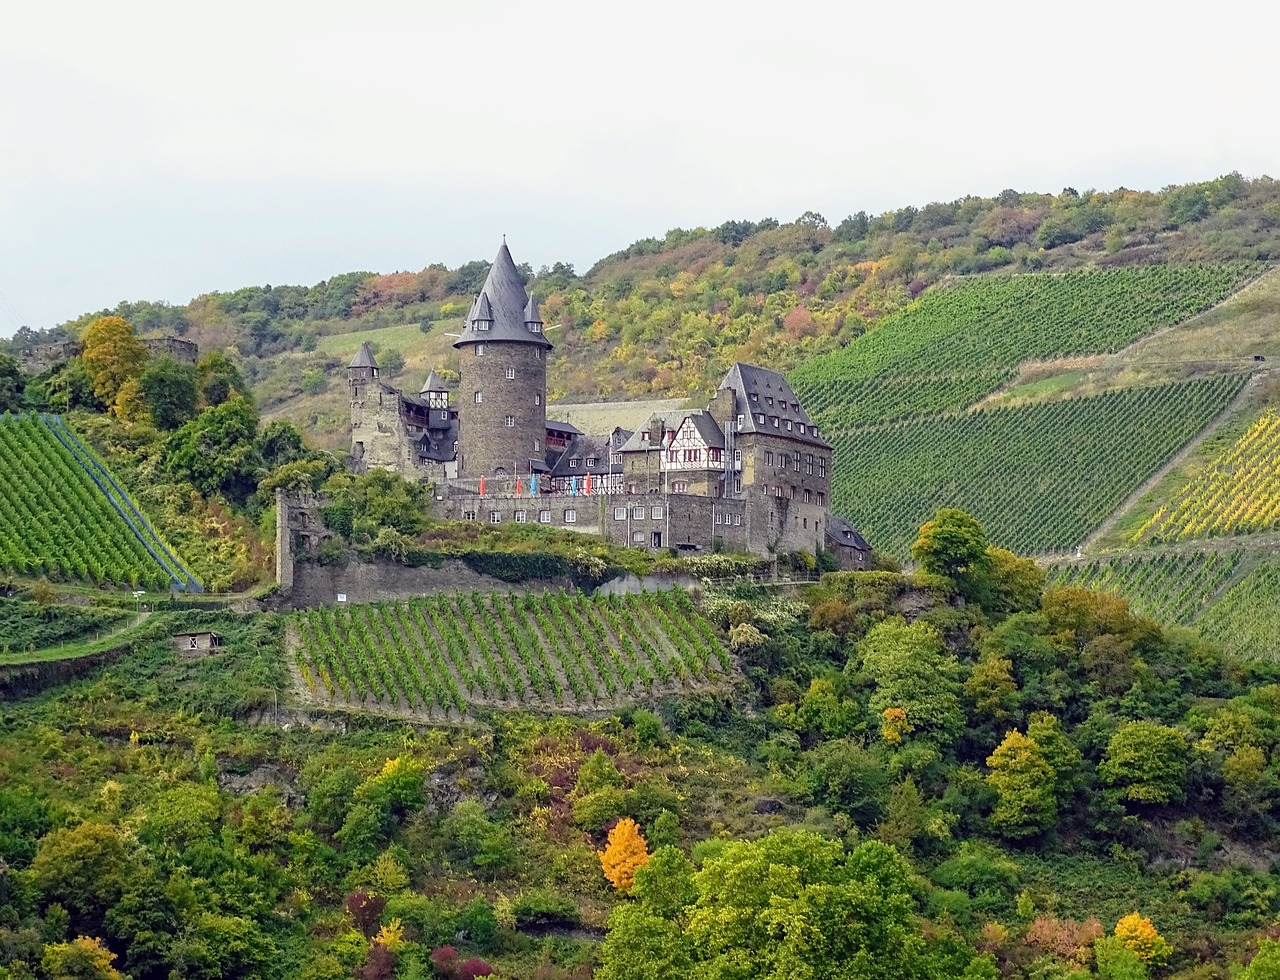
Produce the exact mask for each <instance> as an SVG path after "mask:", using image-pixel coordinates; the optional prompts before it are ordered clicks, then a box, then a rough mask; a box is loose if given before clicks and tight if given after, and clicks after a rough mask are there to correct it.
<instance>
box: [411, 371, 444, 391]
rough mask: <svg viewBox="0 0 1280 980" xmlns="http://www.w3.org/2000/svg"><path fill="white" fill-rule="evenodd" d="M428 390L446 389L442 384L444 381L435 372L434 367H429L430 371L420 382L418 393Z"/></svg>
mask: <svg viewBox="0 0 1280 980" xmlns="http://www.w3.org/2000/svg"><path fill="white" fill-rule="evenodd" d="M429 391H448V389H447V388H445V386H444V382H443V381H442V380H441V379H440V375H438V374H436V370H435V368H432V369H431V373H430V374H428V375H427V380H426V381H424V382H422V390H421V391H419V392H418V394H420V395H425V394H426V393H427V392H429Z"/></svg>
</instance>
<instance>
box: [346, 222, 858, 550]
mask: <svg viewBox="0 0 1280 980" xmlns="http://www.w3.org/2000/svg"><path fill="white" fill-rule="evenodd" d="M453 346H454V347H455V348H456V349H457V350H458V351H459V352H460V353H461V355H462V359H461V364H462V366H461V370H460V372H459V373H460V376H461V378H460V381H459V384H458V387H457V389H456V400H455V401H453V402H452V403H451V400H450V393H449V390H448V388H447V387H446V386H445V383H444V382H443V381H442V380H441V378H440V376H439V375H438V374H437V373H436V372H435V371H434V370H433V371H431V372H430V374H428V376H427V379H426V382H425V383H424V384H423V386H422V389H421V391H419V393H418V394H417V395H414V394H411V393H408V392H404V391H401V390H400V389H398V388H394V387H392V386H390V385H388V384H386V383H385V382H383V381H381V380H380V379H379V377H378V363H377V360H376V358H375V357H374V354H373V351H372V350H371V349H370V348H369V345H368V344H367V343H366V344H362V345H361V346H360V349H359V351H358V352H357V353H356V356H355V358H354V360H352V362H351V364H350V366H349V367H348V368H347V381H348V385H349V387H350V390H351V462H352V466H353V468H354V469H355V470H356V471H357V472H364V471H367V470H368V469H370V468H382V469H388V470H393V471H395V472H398V473H400V474H402V475H403V476H405V477H407V478H409V479H415V478H416V479H420V480H423V481H426V482H430V483H432V484H433V485H434V486H435V488H436V501H437V511H438V514H439V516H441V517H447V518H459V519H468V520H483V521H487V522H489V523H493V524H499V523H502V522H504V521H514V522H517V523H535V522H536V523H541V524H551V525H558V526H564V527H569V528H573V529H576V530H579V531H585V532H591V533H596V534H599V535H601V536H602V537H604V538H605V539H607V540H609V541H612V542H616V543H618V544H623V545H629V546H632V547H638V548H647V549H652V550H658V549H675V550H677V551H684V552H690V551H700V550H707V551H711V550H721V549H723V550H729V551H746V552H753V553H756V554H769V553H776V552H786V551H807V552H811V553H814V552H816V551H817V550H819V549H823V548H825V549H828V550H830V551H831V552H833V553H834V554H835V556H836V559H837V561H838V562H839V564H840V566H841V567H842V568H855V569H856V568H866V567H867V566H868V563H869V559H870V548H869V546H868V545H867V543H866V541H865V540H863V538H862V536H861V535H860V534H858V532H857V530H856V529H854V528H853V527H852V526H850V525H849V523H848V522H847V521H845V520H844V519H843V518H840V517H837V516H836V515H833V514H832V513H831V511H830V498H831V472H832V459H831V453H832V447H831V444H830V443H828V442H827V441H826V440H825V439H824V438H822V435H821V433H820V432H819V431H818V428H817V426H815V425H814V424H813V420H812V419H810V418H809V415H808V413H807V412H806V411H805V409H804V407H803V406H802V405H801V404H800V400H799V398H798V397H797V396H796V394H795V392H794V391H793V390H792V389H791V386H790V385H789V384H788V383H787V381H786V379H785V378H784V377H783V376H782V375H781V374H778V373H777V372H775V371H770V370H767V369H765V368H760V367H754V366H752V365H749V364H740V363H739V364H735V365H734V366H733V367H732V368H731V369H730V370H729V372H728V374H726V375H725V377H724V379H723V380H722V381H721V382H720V386H719V388H718V389H717V390H716V393H715V396H714V397H713V398H712V399H711V403H710V404H709V405H708V406H707V407H706V408H704V409H679V410H669V411H664V412H658V413H655V414H653V415H651V416H650V417H649V419H648V422H647V424H645V425H644V426H642V427H640V428H638V429H636V430H635V431H628V430H626V429H623V428H619V427H615V428H614V429H613V430H612V431H611V432H607V433H587V432H583V431H581V430H580V429H579V428H577V427H576V426H574V425H570V424H569V423H567V422H559V421H556V420H554V419H548V418H547V355H548V354H549V353H550V351H551V350H552V349H553V345H552V344H551V342H550V341H549V340H548V339H547V337H546V333H545V331H544V325H543V322H542V318H541V316H540V315H539V312H538V304H537V302H536V300H535V299H534V297H533V296H532V295H530V294H528V293H527V292H526V291H525V288H524V284H523V283H522V282H521V279H520V275H519V273H518V271H517V270H516V265H515V262H514V261H513V260H512V258H511V253H510V251H508V249H507V246H506V243H505V242H504V243H503V245H502V248H501V249H499V251H498V255H497V258H496V259H495V260H494V262H493V266H492V268H491V269H490V271H489V276H488V279H487V280H486V281H485V284H484V288H483V289H482V290H481V291H480V293H479V295H478V296H476V298H475V301H474V302H473V303H472V304H471V310H470V312H469V313H468V314H467V319H466V323H465V325H464V328H463V331H462V333H461V334H460V335H459V336H458V338H457V341H456V342H455V343H454V345H453Z"/></svg>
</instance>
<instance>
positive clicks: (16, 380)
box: [0, 354, 27, 414]
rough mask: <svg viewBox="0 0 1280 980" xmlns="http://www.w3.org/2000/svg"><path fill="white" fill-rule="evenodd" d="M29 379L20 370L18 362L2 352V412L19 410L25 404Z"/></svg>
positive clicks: (0, 384) (0, 367) (0, 408)
mask: <svg viewBox="0 0 1280 980" xmlns="http://www.w3.org/2000/svg"><path fill="white" fill-rule="evenodd" d="M26 385H27V381H26V378H24V377H23V376H22V372H21V371H19V370H18V362H17V361H15V360H14V359H13V358H12V357H9V356H8V355H7V354H0V414H3V413H4V412H16V411H19V410H20V409H21V408H22V407H23V404H24V397H23V392H24V390H25V389H26Z"/></svg>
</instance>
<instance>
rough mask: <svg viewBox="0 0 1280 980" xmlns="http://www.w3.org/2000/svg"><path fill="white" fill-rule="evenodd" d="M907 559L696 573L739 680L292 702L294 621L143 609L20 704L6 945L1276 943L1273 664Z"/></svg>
mask: <svg viewBox="0 0 1280 980" xmlns="http://www.w3.org/2000/svg"><path fill="white" fill-rule="evenodd" d="M913 557H914V558H915V560H916V562H917V563H918V570H917V571H914V572H910V573H904V572H900V571H892V570H886V571H880V572H853V573H850V572H836V573H829V574H827V575H825V576H824V577H823V579H822V581H821V583H820V584H818V585H815V586H811V587H808V588H807V589H805V590H803V591H802V592H801V593H800V594H796V595H786V594H778V593H767V592H765V591H764V590H762V589H760V588H759V587H757V586H751V585H740V586H736V587H734V588H731V589H729V590H727V591H715V590H707V591H703V592H702V593H701V594H699V595H698V596H697V597H696V600H697V602H698V604H699V608H700V609H701V610H702V612H703V613H704V614H705V615H706V617H707V620H708V623H709V628H710V629H713V630H714V631H715V633H716V634H717V635H718V636H720V637H722V638H723V639H722V640H721V641H720V642H723V643H724V645H725V648H726V649H727V650H728V651H729V652H730V653H731V654H732V657H733V659H734V663H735V669H734V675H735V676H736V678H737V679H736V680H735V681H733V682H732V683H731V684H729V685H728V686H720V687H717V688H715V689H709V690H706V691H704V692H701V693H699V692H685V693H684V694H683V696H674V697H657V698H652V699H642V700H641V702H639V703H636V704H635V705H634V706H631V707H622V708H618V709H612V710H607V711H606V712H604V713H601V714H598V715H596V716H595V717H594V718H587V717H582V716H578V715H574V714H571V713H557V712H552V713H549V714H548V713H545V712H542V713H528V712H522V711H520V710H503V711H484V710H482V709H473V710H474V712H475V713H474V716H473V718H472V719H471V720H470V721H468V722H466V723H463V724H457V725H453V726H450V725H443V726H442V725H439V724H437V725H435V726H421V725H411V724H408V723H406V721H404V720H397V719H395V718H379V717H378V716H376V715H368V714H365V715H361V714H351V713H349V712H342V711H338V710H326V709H315V708H313V713H312V715H311V719H312V723H311V724H305V725H281V724H278V723H277V722H276V720H277V719H278V718H279V714H278V713H279V712H282V711H285V712H288V711H294V710H297V709H295V708H292V707H287V706H286V705H287V704H288V703H289V702H288V701H287V700H286V699H284V698H283V697H282V694H281V692H282V691H286V690H288V689H289V687H290V680H289V672H290V667H289V659H288V657H287V654H286V641H285V635H286V632H287V629H288V628H289V627H288V621H287V619H286V618H285V617H282V616H279V615H276V614H266V615H262V614H259V615H250V616H240V615H235V614H231V613H226V612H222V613H219V612H203V613H191V612H187V613H163V614H158V615H157V616H156V617H154V618H153V620H152V621H151V622H149V623H148V624H147V625H145V626H144V627H143V630H142V632H141V633H140V634H138V635H136V636H135V638H134V640H133V642H132V644H131V652H130V653H129V654H128V655H127V656H126V657H124V658H123V659H121V660H120V661H118V662H117V663H116V664H115V665H114V666H112V667H110V668H107V669H104V670H100V671H97V672H94V673H91V674H90V675H89V676H87V677H85V678H83V679H81V680H77V681H73V682H72V683H70V684H68V685H66V686H64V687H61V688H55V689H53V690H50V691H46V692H44V693H42V694H38V695H34V696H29V697H26V698H23V699H21V700H10V701H7V702H4V703H3V707H2V710H3V720H4V730H5V735H4V737H3V740H2V741H0V750H2V751H3V753H4V757H5V762H6V765H5V767H4V770H3V773H4V774H3V776H2V777H0V802H2V803H3V807H2V808H0V860H2V861H3V862H4V863H3V865H2V866H0V957H3V959H0V962H3V963H4V964H5V965H4V966H3V967H0V970H4V971H7V973H0V976H5V977H6V980H8V978H9V977H12V978H26V977H50V978H61V977H95V978H97V977H101V978H112V977H115V978H119V977H123V976H130V977H133V978H135V980H144V978H153V977H154V978H166V977H177V976H181V977H189V978H199V977H209V978H212V977H281V978H286V977H288V978H292V977H299V978H302V977H305V978H321V977H325V978H340V977H352V976H356V977H383V978H390V977H467V976H469V977H476V976H499V977H537V978H540V980H554V978H557V977H565V978H569V977H583V978H585V977H588V976H593V975H594V976H597V977H606V978H636V980H639V978H656V977H662V976H690V977H729V976H733V977H752V978H754V977H760V978H782V977H794V976H812V977H858V978H863V977H866V978H870V977H889V978H897V977H902V978H907V977H910V978H916V977H920V978H935V977H936V978H944V977H970V978H989V980H995V978H998V977H1017V978H1023V977H1025V978H1033V977H1034V978H1047V977H1053V978H1060V977H1061V978H1068V977H1069V978H1075V980H1084V978H1086V977H1095V976H1096V977H1108V978H1141V977H1160V978H1182V980H1192V978H1203V980H1209V978H1226V977H1228V976H1241V977H1245V978H1249V980H1257V978H1260V977H1273V976H1275V975H1276V974H1275V964H1276V962H1277V960H1278V959H1280V948H1277V947H1276V946H1275V944H1274V943H1273V939H1272V937H1273V935H1274V933H1273V932H1272V931H1271V929H1272V924H1273V923H1274V922H1275V920H1276V917H1277V915H1278V914H1280V890H1278V889H1277V884H1276V878H1275V875H1274V873H1273V867H1272V858H1271V856H1270V855H1272V854H1273V853H1274V847H1275V842H1276V835H1277V832H1278V830H1280V827H1278V825H1277V823H1276V818H1275V812H1274V806H1275V802H1276V794H1277V792H1280V779H1278V778H1277V768H1276V765H1277V762H1276V750H1277V746H1278V745H1280V673H1278V669H1277V667H1276V665H1275V664H1274V663H1272V662H1270V661H1266V660H1257V659H1253V658H1250V657H1248V656H1247V655H1239V654H1235V653H1228V652H1225V650H1224V648H1223V647H1221V646H1220V645H1218V644H1216V643H1214V642H1212V641H1209V640H1205V639H1201V638H1200V637H1199V636H1198V635H1197V634H1195V633H1194V632H1192V631H1189V630H1186V629H1183V628H1180V627H1176V626H1166V625H1162V624H1160V623H1157V622H1156V621H1154V620H1151V619H1145V618H1143V617H1141V616H1138V615H1135V614H1134V613H1133V612H1131V611H1130V609H1129V606H1128V603H1127V602H1126V601H1125V600H1123V599H1121V598H1118V597H1115V596H1111V595H1107V594H1105V593H1098V592H1091V591H1088V590H1085V589H1081V588H1077V587H1063V588H1046V581H1045V576H1044V573H1043V571H1042V570H1040V569H1039V568H1038V567H1037V566H1036V565H1035V564H1034V563H1032V562H1030V561H1027V560H1025V559H1021V558H1018V557H1016V556H1015V555H1013V554H1011V553H1009V552H1007V551H1003V550H1001V549H998V548H995V547H992V546H991V545H989V544H988V542H987V540H986V536H985V532H984V531H983V529H982V527H981V525H980V524H978V522H976V521H974V520H973V519H972V518H971V517H969V516H968V515H966V514H964V513H963V512H960V511H954V510H949V511H948V510H944V511H940V512H938V514H936V515H935V516H934V518H933V519H932V520H930V521H929V522H927V523H926V524H925V525H924V526H923V527H922V528H921V530H920V533H919V535H918V537H917V540H916V541H915V543H914V546H913ZM467 601H468V602H470V601H471V600H467ZM15 607H16V608H15ZM65 608H66V607H60V606H57V605H45V606H41V605H39V604H38V603H34V602H32V603H28V604H25V605H24V604H23V603H22V602H20V601H19V600H15V599H9V600H3V601H0V611H4V612H8V611H10V610H12V613H11V614H9V615H3V616H0V642H5V643H9V642H14V643H16V642H21V641H20V639H19V636H18V633H17V632H16V631H20V630H22V629H25V628H26V627H25V626H24V625H23V624H24V623H26V622H30V621H31V620H32V619H41V620H45V621H48V622H49V623H50V624H51V626H50V630H51V631H52V632H54V633H56V635H57V636H59V637H64V636H67V635H73V634H74V633H75V632H76V631H77V630H84V629H88V628H91V627H92V626H93V625H94V624H93V623H91V622H88V621H84V620H83V619H81V620H78V621H77V620H67V621H66V622H65V624H64V625H61V626H59V625H58V623H59V621H60V620H62V619H63V618H64V617H66V616H68V615H74V614H73V613H70V612H64V611H63V610H64V609H65ZM508 608H509V609H510V608H513V607H508ZM621 608H622V607H619V609H621ZM24 613H25V615H24ZM372 615H374V616H386V615H387V614H386V613H385V612H384V613H381V614H379V613H373V614H372ZM391 615H392V616H394V617H402V616H404V615H405V613H404V612H403V611H400V612H395V613H392V614H391ZM477 615H479V613H477ZM490 615H492V616H493V617H494V618H495V621H496V620H497V617H498V616H500V615H501V613H499V612H496V611H491V612H490ZM365 621H368V620H365ZM535 621H536V620H535ZM178 622H181V624H182V626H183V628H184V629H193V628H209V629H216V630H217V631H219V633H220V634H221V635H222V636H223V638H224V647H223V651H222V652H220V653H218V654H216V655H214V656H210V657H208V658H196V659H188V658H182V657H179V656H177V655H176V654H175V652H174V651H173V650H172V648H171V647H170V645H169V643H168V640H167V634H168V633H169V632H170V631H171V630H172V629H173V628H175V626H176V624H177V623H178ZM383 622H384V623H385V622H386V619H383ZM171 624H173V625H171ZM326 628H327V629H331V628H332V627H326ZM384 635H385V634H384ZM642 705H643V706H642ZM1244 963H1248V964H1249V965H1248V967H1247V968H1245V969H1243V970H1241V964H1244ZM1231 971H1236V972H1231Z"/></svg>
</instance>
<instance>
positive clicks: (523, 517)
mask: <svg viewBox="0 0 1280 980" xmlns="http://www.w3.org/2000/svg"><path fill="white" fill-rule="evenodd" d="M516 523H517V524H528V523H529V512H528V511H527V510H518V511H516Z"/></svg>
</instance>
